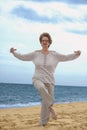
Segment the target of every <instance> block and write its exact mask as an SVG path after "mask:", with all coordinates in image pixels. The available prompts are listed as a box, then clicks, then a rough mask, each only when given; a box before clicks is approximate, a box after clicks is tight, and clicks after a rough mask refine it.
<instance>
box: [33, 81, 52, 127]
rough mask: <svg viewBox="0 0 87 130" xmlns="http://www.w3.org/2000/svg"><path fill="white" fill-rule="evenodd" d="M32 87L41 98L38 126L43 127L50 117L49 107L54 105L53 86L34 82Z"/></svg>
mask: <svg viewBox="0 0 87 130" xmlns="http://www.w3.org/2000/svg"><path fill="white" fill-rule="evenodd" d="M34 86H35V88H36V89H37V90H38V91H39V93H40V96H41V98H42V107H41V114H40V125H45V124H47V122H48V121H49V117H50V111H49V106H51V105H53V103H54V85H52V84H48V83H43V82H41V81H40V80H35V81H34Z"/></svg>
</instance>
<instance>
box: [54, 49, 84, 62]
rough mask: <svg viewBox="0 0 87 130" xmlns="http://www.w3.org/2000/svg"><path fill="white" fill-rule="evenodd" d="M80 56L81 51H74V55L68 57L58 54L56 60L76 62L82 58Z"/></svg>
mask: <svg viewBox="0 0 87 130" xmlns="http://www.w3.org/2000/svg"><path fill="white" fill-rule="evenodd" d="M80 54H81V51H80V50H78V51H74V53H73V54H68V55H63V54H59V53H57V54H56V58H57V59H58V60H59V61H70V60H74V59H76V58H78V57H79V56H80Z"/></svg>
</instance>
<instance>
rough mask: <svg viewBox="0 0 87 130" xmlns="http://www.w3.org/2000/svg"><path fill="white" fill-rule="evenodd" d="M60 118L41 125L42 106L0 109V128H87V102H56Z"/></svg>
mask: <svg viewBox="0 0 87 130" xmlns="http://www.w3.org/2000/svg"><path fill="white" fill-rule="evenodd" d="M53 108H54V109H55V111H56V113H57V116H58V119H57V120H54V119H52V117H50V120H49V122H48V124H47V125H46V126H44V127H42V126H40V125H39V119H40V109H41V106H32V107H22V108H7V109H0V130H42V129H45V130H87V102H73V103H66V104H55V105H54V106H53Z"/></svg>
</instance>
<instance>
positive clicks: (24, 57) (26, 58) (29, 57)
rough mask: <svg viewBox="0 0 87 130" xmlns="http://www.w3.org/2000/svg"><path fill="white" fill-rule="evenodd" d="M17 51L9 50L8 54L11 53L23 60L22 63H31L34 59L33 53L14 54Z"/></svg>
mask: <svg viewBox="0 0 87 130" xmlns="http://www.w3.org/2000/svg"><path fill="white" fill-rule="evenodd" d="M16 50H17V49H14V48H11V49H10V53H12V54H13V55H14V56H15V57H16V58H18V59H20V60H23V61H32V60H33V58H34V52H32V53H29V54H24V55H23V54H19V53H17V52H16Z"/></svg>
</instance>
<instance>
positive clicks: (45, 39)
mask: <svg viewBox="0 0 87 130" xmlns="http://www.w3.org/2000/svg"><path fill="white" fill-rule="evenodd" d="M39 41H40V43H41V44H44V45H48V47H49V46H50V45H51V44H52V39H51V36H50V34H49V33H46V32H45V33H42V34H41V35H40V37H39Z"/></svg>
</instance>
